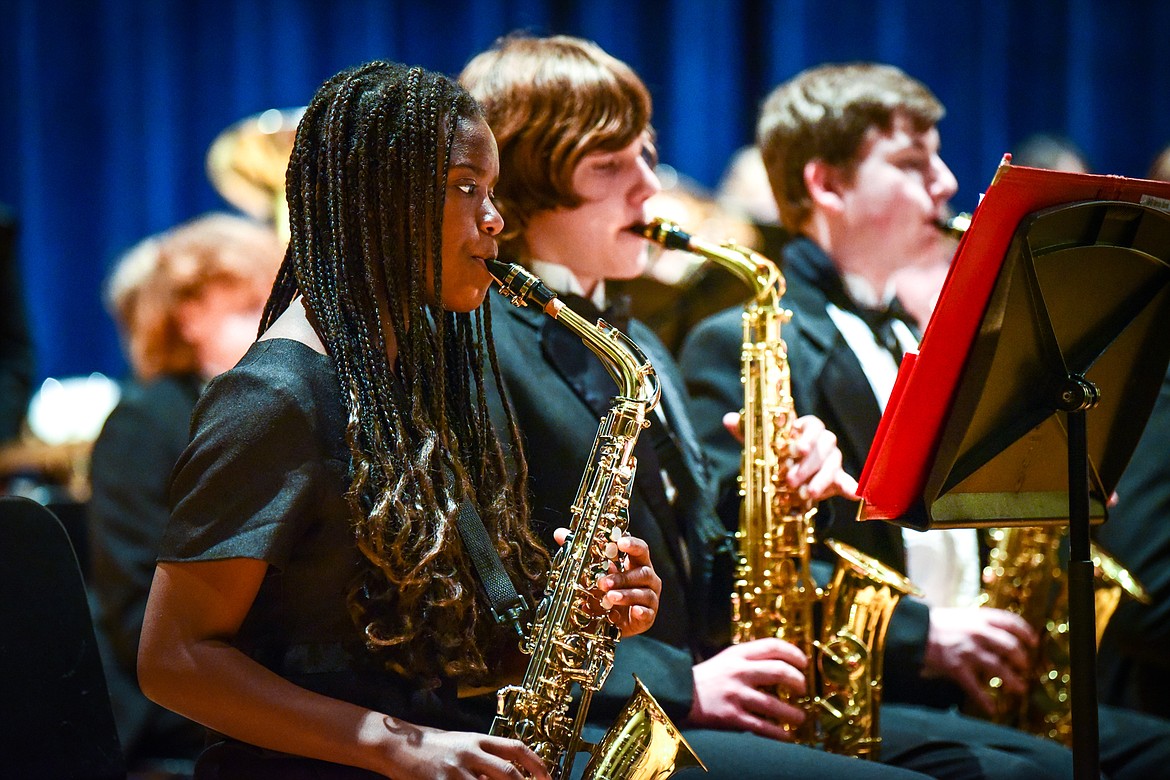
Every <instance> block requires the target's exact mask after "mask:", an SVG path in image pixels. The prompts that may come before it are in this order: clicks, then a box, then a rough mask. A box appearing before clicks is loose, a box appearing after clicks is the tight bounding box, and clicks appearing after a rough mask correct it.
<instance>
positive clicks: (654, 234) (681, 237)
mask: <svg viewBox="0 0 1170 780" xmlns="http://www.w3.org/2000/svg"><path fill="white" fill-rule="evenodd" d="M629 230H630V232H631V233H633V234H634V235H637V236H641V237H642V238H645V239H647V240H649V241H653V242H654V243H656V244H661V245H662V246H664V247H666V248H667V249H679V250H682V251H683V252H691V251H694V250H693V249H692V248H691V234H690V233H687V232H686V231H685V230H683V229H682V228H680V227H679V226H678V225H676V224H674V223H673V222H668V221H666V220H665V219H658V218H655V219H652V220H650V221H649V222H647V223H646V224H644V225H633V226H632V227H630V228H629Z"/></svg>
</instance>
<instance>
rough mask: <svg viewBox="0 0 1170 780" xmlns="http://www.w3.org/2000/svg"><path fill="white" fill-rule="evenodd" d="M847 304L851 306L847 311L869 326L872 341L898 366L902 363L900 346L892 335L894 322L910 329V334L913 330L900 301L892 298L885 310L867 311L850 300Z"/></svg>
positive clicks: (908, 314)
mask: <svg viewBox="0 0 1170 780" xmlns="http://www.w3.org/2000/svg"><path fill="white" fill-rule="evenodd" d="M849 302H850V303H851V304H853V305H852V306H849V307H848V308H847V311H850V312H852V313H853V314H856V315H857V317H858V318H860V319H861V321H862V322H864V323H865V324H866V325H868V326H869V329H870V331H872V332H873V337H874V340H875V341H877V343H878V344H879V345H880V346H881V347H882V348H884V349H885V350H886V351H887V352H889V353H890V354H891V355H893V356H894V361H895V362H897V363H898V364H899V365H900V364H901V363H902V344H901V342H899V341H898V336H897V335H896V334H895V333H894V320H901V321H902V322H903V323H905V324H906V325H907V326H908V327H909V328H910V329H911V332H913V330H914V325H913V323H914V320H913V318H912V317H911V316H910V313H909V312H908V311H906V308H905V307H904V306H903V305H902V303H901V301H899V300H898V299H897V298H894V299H893V300H891V301H890V303H889V304H888V305H887V306H886V307H885V308H881V309H867V308H865V307H863V306H859V305H857V304H856V303H855V302H853V300H852V299H850V301H849Z"/></svg>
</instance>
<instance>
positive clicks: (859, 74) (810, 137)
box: [756, 63, 945, 234]
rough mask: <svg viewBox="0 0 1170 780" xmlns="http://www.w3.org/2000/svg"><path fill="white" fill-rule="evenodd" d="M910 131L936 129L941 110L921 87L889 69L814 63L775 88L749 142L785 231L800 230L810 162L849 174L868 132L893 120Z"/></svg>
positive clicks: (806, 212)
mask: <svg viewBox="0 0 1170 780" xmlns="http://www.w3.org/2000/svg"><path fill="white" fill-rule="evenodd" d="M898 113H901V114H904V115H906V116H907V117H909V118H910V120H911V122H912V123H913V124H914V126H915V128H916V129H919V130H925V129H927V128H930V127H933V126H934V125H936V124H938V122H939V120H940V119H942V117H943V114H944V113H945V110H944V109H943V105H942V103H940V102H939V100H938V98H936V97H935V96H934V94H933V93H932V92H931V91H930V90H929V89H927V88H926V86H925V85H923V84H922V83H921V82H919V81H916V80H915V79H912V78H910V77H909V76H907V75H906V74H905V73H903V72H902V71H901V70H899V69H898V68H895V67H894V66H893V65H879V64H875V63H851V64H847V65H821V66H819V67H816V68H811V69H809V70H806V71H804V72H802V73H800V74H798V75H797V76H795V77H794V78H792V79H791V80H789V81H787V82H785V83H784V84H781V85H780V86H779V87H777V88H776V89H775V90H773V91H772V93H771V94H770V95H768V97H767V98H766V99H765V100H764V104H763V107H762V108H761V109H760V120H759V123H758V124H757V126H756V140H757V142H758V144H759V147H760V151H761V152H762V153H763V157H764V167H765V168H767V170H768V181H769V182H770V183H771V185H772V194H773V195H774V196H775V198H776V205H777V206H778V207H779V209H780V221H781V222H782V223H783V225H784V228H785V229H786V230H788V231H789V232H791V233H793V234H795V233H798V232H800V229H801V228H802V227H803V225H804V222H805V221H806V220H807V219H808V216H809V214H810V213H811V211H812V200H811V198H810V196H809V192H808V188H807V187H805V184H804V167H805V164H807V163H808V162H809V161H810V160H823V161H825V162H826V163H829V164H830V165H835V166H840V167H842V168H844V169H845V171H846V173H847V174H849V175H852V173H853V170H854V165H855V163H857V154H858V152H859V151H860V149H861V144H862V141H864V140H865V135H866V133H867V132H868V131H869V129H870V128H871V127H877V128H879V129H881V130H889V129H890V126H891V122H892V121H893V118H894V115H895V114H898Z"/></svg>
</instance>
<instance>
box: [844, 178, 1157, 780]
mask: <svg viewBox="0 0 1170 780" xmlns="http://www.w3.org/2000/svg"><path fill="white" fill-rule="evenodd" d="M1096 178H1104V177H1096ZM992 189H994V184H993V187H992ZM990 195H991V192H990V191H989V195H988V198H989V199H990ZM1025 202H1026V201H1025ZM1157 205H1158V206H1161V207H1164V206H1166V205H1167V204H1166V203H1165V202H1164V201H1162V202H1158V203H1157ZM981 208H982V207H981ZM993 208H994V207H993ZM979 216H980V212H978V211H977V212H976V225H977V224H978V217H979ZM976 225H973V227H972V233H974V231H975V228H976ZM995 229H998V230H1000V232H1003V231H1004V230H1005V229H1010V226H1005V225H1003V224H999V225H995V226H993V227H992V228H991V230H995ZM971 238H973V236H972V235H968V236H967V239H971ZM965 243H966V241H965ZM966 248H968V249H970V247H969V246H968V247H966ZM967 254H968V255H970V254H971V253H969V252H968V253H967ZM961 262H964V251H963V248H961V249H960V254H959V258H958V259H957V260H956V268H954V269H952V274H951V277H949V278H948V287H951V286H952V285H953V284H954V282H955V277H956V276H958V277H960V278H961V277H962V276H963V273H962V272H961V271H960V269H959V267H958V265H959V263H961ZM966 262H967V265H968V266H971V265H972V264H977V263H981V264H983V266H984V267H983V268H978V269H976V270H975V271H974V272H970V273H975V274H977V275H982V276H983V277H985V278H988V280H989V281H990V278H991V277H989V274H991V275H993V278H994V281H993V283H992V284H991V286H990V295H988V296H987V297H986V299H985V300H986V306H985V308H983V313H982V317H981V318H978V319H977V322H978V327H977V329H976V330H975V332H974V333H973V338H971V339H970V341H969V343H970V349H969V352H966V353H964V352H963V351H962V350H963V349H964V345H963V344H955V343H949V344H948V343H945V342H944V343H940V338H941V336H936V337H935V338H934V339H933V343H939V350H942V349H951V350H956V349H957V350H958V351H959V353H960V357H959V358H958V361H959V363H958V364H957V365H956V363H955V360H954V359H952V358H948V361H949V363H950V365H949V367H944V368H942V369H940V370H938V371H935V370H934V367H935V365H936V364H938V365H941V363H940V362H939V361H934V362H932V361H931V360H930V357H931V356H930V355H929V354H928V352H929V350H930V349H931V348H932V346H933V343H932V339H931V330H930V329H928V331H927V334H926V336H925V337H924V339H923V343H922V349H921V350H920V353H919V355H918V356H917V360H916V361H911V369H910V371H909V372H907V375H906V376H903V375H902V374H900V375H899V385H900V387H896V388H895V393H894V396H893V397H892V398H891V405H890V408H888V409H887V412H886V415H885V417H884V418H883V421H882V429H880V430H879V436H878V440H877V441H875V446H874V451H872V452H871V453H870V461H869V462H867V464H866V470H865V472H863V479H862V482H863V484H862V490H861V492H862V495H863V498H865V499H866V501H867V503H868V504H869V505H868V506H866V505H863V510H862V516H863V519H869V518H872V517H880V518H884V519H893V520H895V521H896V522H900V523H902V524H905V525H910V526H913V527H917V528H919V529H926V528H931V527H971V526H987V525H996V526H1003V525H1038V524H1056V523H1064V522H1065V520H1066V518H1067V521H1068V523H1069V526H1070V548H1071V558H1070V563H1069V570H1068V578H1069V627H1070V654H1071V658H1070V674H1071V680H1070V684H1071V695H1072V725H1073V756H1074V767H1075V772H1076V774H1075V777H1077V778H1095V777H1097V776H1098V764H1099V745H1098V739H1099V737H1098V730H1097V691H1096V643H1095V631H1094V622H1095V621H1094V599H1093V576H1094V569H1093V564H1092V561H1091V558H1090V552H1089V529H1090V522H1091V519H1096V520H1104V516H1105V505H1106V502H1107V499H1108V497H1109V496H1110V495H1111V494H1112V492H1113V489H1114V487H1115V486H1116V484H1117V481H1118V479H1119V478H1120V476H1121V473H1122V471H1123V470H1124V468H1125V465H1126V463H1128V461H1129V458H1130V455H1131V454H1132V452H1133V449H1134V447H1135V446H1136V444H1137V441H1138V439H1139V438H1140V436H1141V433H1142V429H1143V428H1144V427H1145V423H1146V420H1147V419H1148V417H1149V414H1150V410H1151V409H1152V407H1153V404H1154V401H1155V399H1156V397H1157V393H1158V389H1159V387H1160V385H1161V381H1162V377H1163V376H1164V375H1165V372H1166V367H1167V363H1168V362H1170V338H1167V334H1170V213H1168V212H1167V211H1166V210H1164V208H1155V207H1151V206H1150V205H1143V204H1141V203H1135V202H1127V201H1125V200H1088V201H1080V202H1073V203H1064V204H1061V205H1056V206H1051V207H1048V208H1044V209H1041V210H1038V211H1033V212H1030V213H1027V214H1026V215H1025V216H1024V217H1023V219H1021V220H1020V221H1019V224H1018V227H1017V228H1016V229H1015V232H1014V234H1012V237H1011V240H1010V244H1009V245H1008V248H1007V251H1006V253H1005V254H1003V255H1002V264H998V263H999V262H1000V259H999V258H989V257H969V258H967V261H966ZM997 264H998V266H997ZM970 273H969V274H968V276H969V278H972V279H973V278H975V276H971V275H970ZM973 298H974V300H971V301H968V300H965V296H963V295H962V290H961V289H960V290H958V291H950V292H949V293H948V291H944V294H943V296H942V297H941V298H940V303H939V309H938V310H937V311H936V313H935V316H936V318H939V317H940V316H941V322H942V323H946V322H947V320H948V317H947V315H946V313H944V311H943V309H944V307H946V306H949V307H952V308H953V309H958V308H960V307H966V308H967V311H966V312H965V313H963V316H970V312H971V308H972V307H979V306H982V305H983V300H984V299H983V298H982V297H981V295H980V294H978V293H977V294H975V295H974V296H973ZM961 319H962V317H961V316H960V317H958V318H952V321H958V320H961ZM934 326H935V321H934V320H932V323H931V327H932V329H933V328H934ZM940 327H943V328H946V327H947V325H945V324H940ZM962 354H966V360H965V361H963V360H962V357H961V355H962ZM915 362H917V366H915V365H913V364H914V363H915ZM956 371H957V374H955V373H954V372H956ZM952 375H955V376H958V377H959V378H958V382H957V384H955V385H954V387H953V388H948V387H946V384H947V382H946V380H947V379H949V378H950V376H952ZM936 376H941V377H942V378H943V382H942V384H943V385H944V386H943V387H942V388H941V392H940V393H936V394H935V397H934V399H933V401H934V406H933V407H931V405H930V404H927V405H925V406H924V407H923V408H925V409H926V417H928V418H930V417H931V415H932V414H936V413H937V415H938V419H939V420H940V421H942V420H945V423H944V424H943V425H942V426H941V427H940V428H936V435H935V436H934V438H933V439H930V438H929V437H925V438H924V437H923V436H922V434H921V433H919V432H914V433H911V434H906V435H904V436H903V437H902V438H904V439H907V440H909V441H910V443H911V444H912V445H914V446H911V447H909V449H910V450H914V448H915V446H918V445H923V447H920V449H921V450H922V452H924V453H927V457H926V458H925V460H924V462H923V463H922V464H921V465H922V466H923V468H922V469H921V470H920V471H919V472H917V473H918V474H919V480H918V482H914V478H913V477H911V478H910V479H909V480H908V481H907V480H903V482H904V483H906V484H903V485H899V486H898V487H899V489H903V491H904V489H905V488H906V485H909V489H911V490H913V491H916V492H917V495H918V496H920V498H917V499H915V500H914V501H913V502H912V503H911V505H909V506H898V507H896V508H893V509H891V507H890V506H886V507H885V509H883V508H881V505H882V504H883V500H882V498H881V494H882V492H883V489H882V487H881V486H880V483H881V481H882V480H881V478H882V476H883V475H884V474H888V473H889V472H890V469H889V466H890V464H891V463H892V460H891V458H892V456H893V453H894V452H896V444H897V441H898V439H899V436H898V435H897V433H896V430H897V428H898V418H899V417H900V418H901V419H903V420H904V422H903V423H902V426H903V428H906V427H908V426H909V425H911V424H912V423H917V424H920V423H921V421H916V420H914V417H915V415H914V407H913V406H912V404H913V399H914V398H915V396H916V389H917V392H918V394H919V397H920V394H921V393H922V392H923V390H922V388H924V387H925V388H926V392H930V385H931V382H932V379H934V378H936ZM948 390H949V391H950V392H949V395H948ZM940 396H941V401H939V397H940ZM907 397H909V399H911V406H910V408H909V409H907V408H906V407H907V404H906V403H896V402H899V401H900V402H905V401H906V400H907ZM940 404H941V408H940ZM899 407H901V408H899ZM907 418H908V419H907ZM1089 421H1091V423H1092V424H1091V426H1090V425H1088V422H1089ZM924 443H926V444H924ZM930 443H932V445H933V446H929V445H930ZM883 445H884V447H883ZM883 449H884V452H882V450H883ZM931 450H932V451H931ZM1065 450H1067V456H1068V457H1067V462H1065V461H1064V459H1063V458H1061V457H1058V453H1060V452H1062V451H1065ZM903 466H905V462H904V461H903ZM911 470H913V466H912V469H911ZM904 473H905V472H904ZM867 482H868V483H870V484H868V485H867V484H866V483H867ZM894 492H897V490H895V491H894ZM871 494H872V496H871ZM872 498H876V500H871V499H872ZM867 509H868V510H870V511H869V512H867V511H866V510H867Z"/></svg>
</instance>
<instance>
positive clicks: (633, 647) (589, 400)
mask: <svg viewBox="0 0 1170 780" xmlns="http://www.w3.org/2000/svg"><path fill="white" fill-rule="evenodd" d="M493 303H495V305H494V306H492V331H493V337H494V341H495V349H496V353H497V356H498V359H499V368H500V374H501V377H502V379H503V383H504V386H505V392H506V393H507V395H508V397H509V400H510V402H511V406H512V409H513V411H514V414H515V420H516V423H517V427H518V429H519V431H520V434H521V441H522V443H523V447H524V451H525V454H526V457H527V464H528V474H529V486H530V502H531V507H532V516H533V524H534V526H535V527H536V528H537V530H538V531H539V532H540V533H541V534H542V536H543V537H544V538H545V539H546V540H548V543H549V544H550V545H551V544H552V542H551V538H552V531H553V530H554V529H556V528H557V527H568V526H569V525H570V520H571V513H570V507H571V506H572V504H573V500H574V498H575V497H576V494H577V490H578V487H579V485H580V482H581V478H582V476H583V474H584V473H585V468H586V464H587V461H588V458H589V455H590V453H591V451H592V449H593V444H594V441H595V439H596V436H597V430H598V425H599V423H600V421H601V419H602V417H603V416H604V415H605V413H606V412H607V411H608V410H609V408H610V405H611V399H612V398H613V397H614V396H615V395H616V394H617V386H616V384H615V383H614V381H613V380H612V379H611V378H610V377H609V375H608V374H607V373H606V370H605V368H604V366H603V364H602V363H601V362H600V360H599V359H598V358H597V357H596V356H595V355H593V353H592V352H590V351H589V350H588V348H587V347H585V345H584V344H583V343H582V342H581V340H580V339H579V338H578V337H577V336H575V335H574V334H572V333H571V332H570V331H568V330H567V329H566V328H565V327H564V326H563V325H561V324H560V323H558V322H556V321H555V320H553V319H551V318H550V317H548V316H547V315H545V314H544V313H543V312H541V311H539V310H537V309H535V308H534V307H527V308H524V309H517V308H515V307H512V306H507V305H501V304H500V302H499V301H498V300H497V301H494V302H493ZM623 330H624V331H625V332H626V334H627V335H628V336H630V338H631V339H632V340H633V341H634V342H635V343H636V344H637V345H638V346H639V347H640V348H641V349H642V350H643V351H644V352H645V353H646V356H647V357H648V358H649V360H650V361H651V363H652V364H653V366H654V368H655V370H656V373H657V376H658V379H659V382H660V383H661V391H662V395H661V400H660V403H659V406H660V408H661V410H662V411H663V413H664V414H665V417H666V421H667V424H666V425H664V424H663V422H662V419H661V418H660V417H659V416H658V415H657V414H655V413H653V412H652V413H651V414H649V415H648V418H649V419H650V421H651V426H650V428H648V429H645V430H643V431H642V433H641V434H640V435H639V437H638V442H637V445H636V447H635V450H634V453H635V456H636V457H637V459H638V465H637V470H636V475H635V479H634V488H633V491H632V495H631V499H630V504H629V530H630V532H631V533H632V534H634V535H635V536H638V537H641V538H642V539H644V540H645V541H646V542H647V543H648V544H649V546H650V551H651V558H652V560H653V563H654V567H655V570H656V571H657V573H658V575H659V577H661V578H662V599H661V604H660V607H659V611H658V617H657V620H656V621H655V623H654V626H653V627H652V628H651V630H650V631H649V632H647V634H644V635H641V636H637V637H631V638H628V639H623V640H622V641H621V642H619V643H618V646H617V657H616V661H615V665H614V668H613V670H612V671H611V673H610V675H609V679H608V681H607V683H606V685H605V687H604V688H603V690H602V691H601V692H600V693H599V694H598V695H596V696H595V697H594V699H593V705H592V707H591V709H590V719H594V718H595V717H596V718H603V717H604V718H606V719H607V721H608V719H612V716H613V714H614V713H615V712H616V711H617V710H618V709H619V708H620V707H621V705H622V704H624V703H625V700H626V699H627V698H628V697H629V695H630V693H632V691H633V679H632V676H631V673H637V674H638V676H639V677H640V678H641V679H642V681H643V682H644V683H645V684H646V686H647V687H648V688H649V689H650V691H651V692H652V693H653V694H654V696H655V698H657V699H658V701H659V703H660V704H662V706H663V708H664V709H665V710H666V711H667V713H668V714H669V715H670V716H671V717H672V718H676V719H678V720H680V721H681V720H682V719H683V718H685V717H686V715H687V713H689V712H690V709H691V704H692V697H693V689H694V677H693V674H692V672H691V668H692V666H693V665H694V663H695V662H696V656H698V655H702V654H703V653H704V651H705V649H706V648H708V647H711V646H714V645H717V644H718V643H719V642H720V641H721V640H722V638H723V637H725V636H726V634H727V633H728V632H729V626H730V607H729V592H730V567H731V558H730V545H729V541H728V539H727V538H726V534H725V533H724V532H723V530H722V526H721V524H720V523H719V521H718V519H717V518H716V516H715V514H714V511H713V505H712V500H713V491H712V486H711V485H710V483H709V479H708V472H707V470H706V468H705V466H704V459H703V454H702V451H701V449H700V447H699V445H698V443H697V439H696V437H695V433H694V430H693V429H692V427H691V423H690V419H689V415H688V412H687V400H686V395H685V391H684V389H683V384H682V379H681V376H680V375H679V373H678V369H677V366H676V365H675V363H674V361H673V359H672V358H671V357H670V355H669V353H668V352H667V350H666V348H665V347H663V346H662V344H661V342H659V341H658V339H657V338H656V337H655V336H654V334H653V333H652V331H650V329H649V328H647V327H646V326H644V325H643V324H642V323H640V322H638V321H636V320H635V321H631V322H630V323H629V326H628V329H627V328H623ZM489 384H491V383H489ZM487 393H488V402H489V406H490V407H491V410H492V416H493V420H494V423H495V425H496V428H497V430H498V431H506V430H507V428H506V420H505V417H504V409H503V406H502V404H501V402H500V398H499V395H498V393H497V392H496V390H495V388H494V387H493V388H488V390H487ZM663 466H665V467H667V468H669V469H670V478H671V481H672V483H674V488H675V489H676V490H677V496H676V498H675V500H674V502H673V504H672V503H670V502H669V501H668V500H665V499H664V495H665V487H664V483H663V479H662V477H661V475H660V468H661V467H663Z"/></svg>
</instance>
